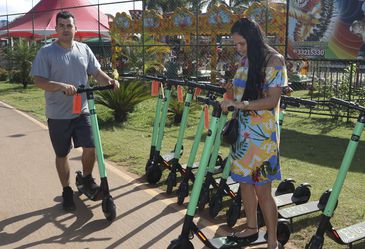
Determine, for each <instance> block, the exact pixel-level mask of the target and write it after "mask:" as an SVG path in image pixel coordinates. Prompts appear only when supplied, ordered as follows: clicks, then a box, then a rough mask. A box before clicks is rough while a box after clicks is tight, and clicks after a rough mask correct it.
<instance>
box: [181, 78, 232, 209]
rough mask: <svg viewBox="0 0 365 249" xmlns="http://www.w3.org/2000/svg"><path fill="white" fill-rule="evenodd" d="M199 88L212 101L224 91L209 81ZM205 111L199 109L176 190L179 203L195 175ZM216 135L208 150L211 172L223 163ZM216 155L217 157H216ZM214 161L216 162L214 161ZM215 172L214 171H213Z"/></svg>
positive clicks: (187, 191)
mask: <svg viewBox="0 0 365 249" xmlns="http://www.w3.org/2000/svg"><path fill="white" fill-rule="evenodd" d="M188 83H194V82H191V81H188ZM200 85H201V86H200V87H199V88H200V89H202V90H206V91H207V95H206V97H207V98H209V99H210V100H212V101H214V100H215V99H216V94H218V95H223V94H224V93H225V91H226V90H225V89H224V88H222V87H219V86H214V85H212V84H209V83H200ZM204 113H205V107H203V108H202V111H201V115H200V119H199V123H198V126H197V129H196V132H195V137H194V142H193V146H192V148H191V151H190V155H189V159H188V163H187V166H186V170H185V173H184V175H183V179H182V181H181V183H180V185H179V188H178V190H177V192H176V194H177V203H178V204H179V205H181V204H183V203H184V200H185V197H187V196H188V195H189V181H192V182H194V181H195V175H194V173H193V171H192V170H193V168H194V166H195V163H194V162H195V157H196V154H197V151H198V148H199V143H200V141H201V137H202V134H203V128H204V115H205V114H204ZM217 138H218V136H216V137H214V138H213V141H214V143H215V144H216V145H215V146H214V150H213V153H212V154H211V153H210V152H209V155H211V156H210V158H209V160H208V161H209V162H208V163H209V164H210V165H211V166H212V172H213V171H214V172H215V169H214V168H215V167H214V166H215V165H221V167H222V165H224V160H222V159H221V158H219V156H218V149H219V146H220V137H219V139H217ZM217 157H218V158H217ZM214 162H216V163H214ZM215 173H216V172H215Z"/></svg>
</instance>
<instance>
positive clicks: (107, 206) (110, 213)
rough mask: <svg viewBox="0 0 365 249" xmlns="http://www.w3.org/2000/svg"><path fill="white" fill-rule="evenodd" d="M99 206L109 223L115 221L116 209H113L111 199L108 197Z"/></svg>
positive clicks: (113, 205)
mask: <svg viewBox="0 0 365 249" xmlns="http://www.w3.org/2000/svg"><path fill="white" fill-rule="evenodd" d="M101 206H102V209H103V212H104V216H105V218H106V219H107V220H108V221H110V222H111V221H113V220H114V219H115V217H116V216H117V211H116V207H115V204H114V201H113V199H112V197H111V196H108V197H106V198H104V199H103V201H102V203H101Z"/></svg>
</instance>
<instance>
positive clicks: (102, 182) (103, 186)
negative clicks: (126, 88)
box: [76, 85, 116, 221]
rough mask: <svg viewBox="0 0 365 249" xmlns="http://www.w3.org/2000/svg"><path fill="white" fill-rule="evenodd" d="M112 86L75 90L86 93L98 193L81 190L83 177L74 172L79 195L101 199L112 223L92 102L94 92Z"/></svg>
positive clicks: (109, 196) (114, 214) (109, 198)
mask: <svg viewBox="0 0 365 249" xmlns="http://www.w3.org/2000/svg"><path fill="white" fill-rule="evenodd" d="M113 88H114V86H113V85H108V86H95V87H91V88H84V86H80V87H79V88H78V89H77V93H86V98H87V101H88V105H89V110H90V118H91V128H92V134H93V137H94V143H95V150H96V158H97V161H98V168H99V175H100V188H99V191H98V192H97V193H95V194H90V193H88V192H85V191H84V189H83V177H82V173H81V171H77V172H76V186H77V189H78V190H79V192H80V193H83V194H85V195H86V196H87V197H88V198H89V199H91V200H93V201H96V200H99V199H102V204H101V207H102V209H103V213H104V216H105V218H106V219H107V220H108V221H113V220H114V219H115V217H116V208H115V204H114V201H113V198H112V196H111V195H110V192H109V185H108V179H107V174H106V169H105V162H104V154H103V148H102V145H101V139H100V133H99V124H98V118H97V115H96V109H95V102H94V91H102V90H110V89H113Z"/></svg>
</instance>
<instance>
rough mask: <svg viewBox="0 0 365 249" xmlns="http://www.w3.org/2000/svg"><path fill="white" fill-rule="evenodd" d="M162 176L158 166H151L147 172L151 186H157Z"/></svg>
mask: <svg viewBox="0 0 365 249" xmlns="http://www.w3.org/2000/svg"><path fill="white" fill-rule="evenodd" d="M161 176H162V170H161V168H160V167H159V166H158V165H155V164H151V165H150V166H149V167H148V168H147V171H146V178H147V181H148V183H149V184H156V183H157V182H158V181H159V180H160V179H161Z"/></svg>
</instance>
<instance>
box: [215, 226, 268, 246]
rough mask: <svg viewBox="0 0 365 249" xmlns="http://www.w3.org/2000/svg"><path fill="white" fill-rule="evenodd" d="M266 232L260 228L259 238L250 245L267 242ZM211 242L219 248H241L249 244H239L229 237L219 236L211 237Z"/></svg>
mask: <svg viewBox="0 0 365 249" xmlns="http://www.w3.org/2000/svg"><path fill="white" fill-rule="evenodd" d="M265 234H266V232H265V231H261V230H260V231H259V237H258V239H257V240H255V241H254V242H252V243H251V244H250V245H252V246H254V245H259V244H264V243H266V239H265ZM209 242H210V243H211V244H212V245H213V246H214V248H219V249H230V248H237V249H239V248H241V247H244V246H248V245H239V244H237V243H235V242H232V241H229V240H227V237H218V238H214V239H210V240H209Z"/></svg>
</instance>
